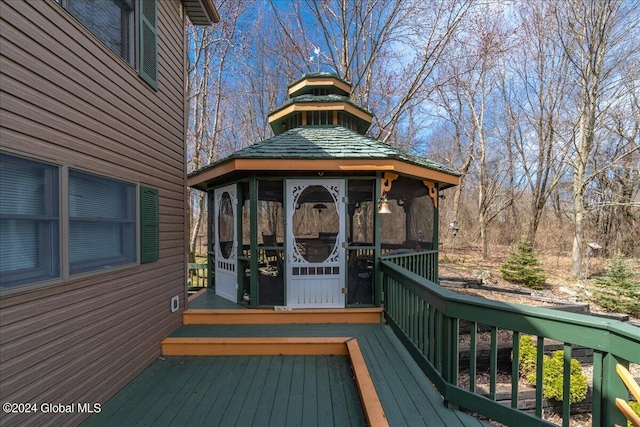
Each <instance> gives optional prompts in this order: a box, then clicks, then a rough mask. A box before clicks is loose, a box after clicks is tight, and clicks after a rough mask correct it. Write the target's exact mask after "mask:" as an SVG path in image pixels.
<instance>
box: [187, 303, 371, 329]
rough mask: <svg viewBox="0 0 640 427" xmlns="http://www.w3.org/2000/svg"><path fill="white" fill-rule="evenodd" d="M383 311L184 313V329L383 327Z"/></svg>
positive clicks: (208, 311)
mask: <svg viewBox="0 0 640 427" xmlns="http://www.w3.org/2000/svg"><path fill="white" fill-rule="evenodd" d="M381 316H382V308H380V307H372V308H344V309H301V310H289V311H276V310H269V309H238V310H226V309H219V310H215V309H214V310H212V309H195V310H186V311H185V312H184V313H183V317H182V323H183V324H184V325H234V324H235V325H249V324H263V325H264V324H270V325H274V324H299V323H380V320H381Z"/></svg>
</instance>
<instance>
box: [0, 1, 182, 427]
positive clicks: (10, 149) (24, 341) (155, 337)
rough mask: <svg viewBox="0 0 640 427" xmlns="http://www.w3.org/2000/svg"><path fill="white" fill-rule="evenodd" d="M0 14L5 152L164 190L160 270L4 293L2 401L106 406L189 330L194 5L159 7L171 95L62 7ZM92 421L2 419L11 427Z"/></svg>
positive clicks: (155, 265) (19, 6)
mask: <svg viewBox="0 0 640 427" xmlns="http://www.w3.org/2000/svg"><path fill="white" fill-rule="evenodd" d="M0 9H1V14H0V21H1V22H0V25H1V27H2V32H1V34H0V44H1V49H0V98H1V101H0V141H1V143H0V148H1V149H2V150H3V151H5V152H7V153H9V154H14V155H18V156H25V157H29V158H34V159H36V160H41V161H44V162H49V163H53V164H57V165H61V166H67V167H69V168H77V169H79V170H83V171H88V172H90V173H94V174H99V175H104V176H107V177H111V178H115V179H120V180H124V181H128V182H133V183H136V184H140V185H144V186H149V187H153V188H157V189H158V190H159V203H160V205H159V211H160V227H159V228H160V259H159V260H158V261H156V262H151V263H148V264H143V265H133V266H124V267H120V268H114V269H112V270H109V271H99V272H92V273H86V274H83V275H79V276H71V277H70V278H69V279H67V280H57V281H52V282H48V283H41V284H33V285H25V286H21V287H15V288H9V289H7V290H4V291H3V293H2V294H0V382H1V384H0V401H1V402H2V403H4V402H16V403H19V402H23V403H27V402H29V403H36V404H38V405H40V404H43V403H54V404H57V403H59V404H65V405H68V404H77V403H79V402H80V403H85V402H87V403H90V404H93V403H104V402H105V401H106V400H107V399H108V398H109V397H111V396H112V395H113V394H114V393H115V392H116V391H118V390H119V389H120V388H121V387H122V386H124V385H125V384H126V383H127V382H128V381H130V380H131V379H132V378H133V377H134V376H135V375H137V374H138V373H139V372H140V371H142V370H143V369H144V368H145V367H146V366H148V365H149V364H150V363H151V362H152V361H153V360H154V359H156V358H157V357H159V356H160V341H161V340H162V339H163V338H165V337H166V336H167V335H168V334H169V333H170V332H171V331H173V330H174V329H176V328H177V327H179V326H180V324H181V319H182V318H181V311H182V310H179V311H178V312H176V313H171V312H170V299H171V297H173V296H174V295H179V296H180V307H181V308H183V307H184V304H185V285H184V284H185V281H186V277H185V271H186V257H185V246H186V242H185V213H186V205H185V203H186V190H185V188H186V175H185V147H184V125H185V117H184V114H185V113H184V111H185V109H184V80H183V76H184V50H183V49H184V46H185V41H184V24H183V21H182V19H181V18H180V2H179V0H170V1H168V0H167V1H160V2H158V32H159V34H158V65H159V74H158V75H159V89H158V91H154V90H153V89H152V88H151V87H150V86H148V85H147V84H146V83H145V82H144V81H143V80H142V79H141V78H140V77H139V76H138V75H137V73H136V71H135V70H133V69H131V67H130V66H129V65H128V64H127V63H126V62H125V61H123V60H122V59H120V58H119V57H118V56H117V55H116V54H114V53H113V52H111V51H110V50H109V48H108V47H106V46H105V45H103V44H102V43H101V42H100V40H99V39H97V38H96V37H94V36H93V35H92V34H91V33H90V32H89V31H88V30H87V29H86V28H85V27H84V26H83V25H82V24H80V23H79V22H78V21H76V20H75V19H74V18H73V17H72V16H71V15H69V14H68V13H67V12H66V11H65V10H64V9H62V7H60V6H59V5H58V4H57V3H55V2H53V1H51V0H49V1H38V2H23V1H4V0H0ZM38 409H40V408H38ZM87 415H88V414H82V413H78V412H77V411H76V412H74V413H71V414H59V413H43V412H42V411H40V410H38V412H35V413H31V414H23V415H17V414H5V413H0V425H3V426H8V425H26V424H27V423H28V424H29V425H70V424H75V423H78V422H80V421H81V420H82V419H83V418H85V417H86V416H87Z"/></svg>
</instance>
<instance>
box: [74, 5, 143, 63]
mask: <svg viewBox="0 0 640 427" xmlns="http://www.w3.org/2000/svg"><path fill="white" fill-rule="evenodd" d="M63 5H65V7H66V9H67V10H68V11H69V12H70V13H71V14H72V15H73V16H75V17H76V19H77V20H78V21H80V22H82V23H83V24H84V26H85V27H87V28H88V29H89V30H91V32H92V33H93V34H95V35H96V36H97V37H98V38H99V39H100V40H102V41H103V42H104V43H105V44H106V45H107V46H109V48H111V50H113V51H114V52H115V53H117V54H118V55H119V56H120V57H122V59H124V60H125V61H127V62H128V63H129V64H130V65H131V66H135V63H134V56H133V41H134V39H135V27H134V3H133V0H100V1H96V0H67V1H64V2H63Z"/></svg>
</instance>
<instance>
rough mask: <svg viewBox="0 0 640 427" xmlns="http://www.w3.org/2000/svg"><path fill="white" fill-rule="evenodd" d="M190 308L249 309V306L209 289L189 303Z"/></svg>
mask: <svg viewBox="0 0 640 427" xmlns="http://www.w3.org/2000/svg"><path fill="white" fill-rule="evenodd" d="M187 307H188V308H189V309H190V310H194V309H195V310H197V309H203V308H204V309H247V306H245V305H242V304H236V303H234V302H232V301H229V300H227V299H224V298H222V297H219V296H217V295H216V292H215V291H214V290H213V289H207V290H206V292H204V293H203V294H202V295H200V296H198V297H196V298H194V299H193V300H191V301H189V302H188V303H187Z"/></svg>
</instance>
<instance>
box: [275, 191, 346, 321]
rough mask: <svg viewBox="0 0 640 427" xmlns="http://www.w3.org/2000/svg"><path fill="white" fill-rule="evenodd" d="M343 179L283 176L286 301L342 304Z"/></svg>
mask: <svg viewBox="0 0 640 427" xmlns="http://www.w3.org/2000/svg"><path fill="white" fill-rule="evenodd" d="M344 191H345V184H344V180H340V179H295V180H287V221H286V226H287V306H288V307H291V308H342V307H344V306H345V295H344V293H343V292H342V290H343V287H344V265H345V249H344V248H343V247H342V242H344V241H345V220H344V215H345V209H344V203H343V202H342V200H343V197H344Z"/></svg>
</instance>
